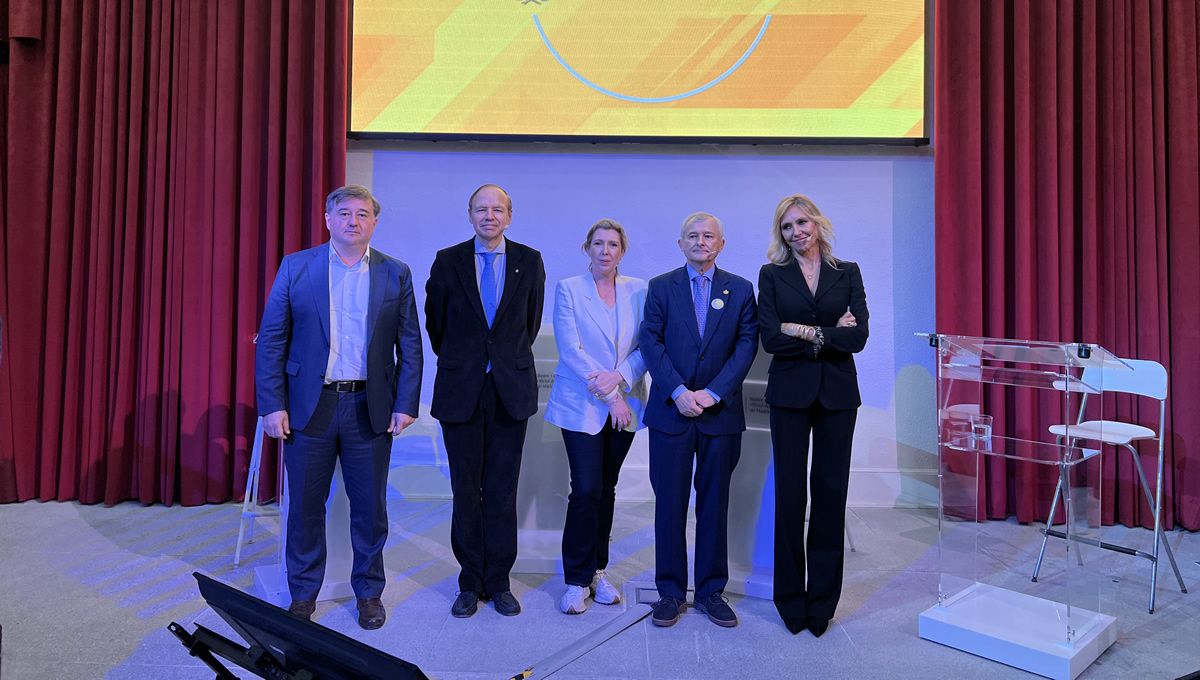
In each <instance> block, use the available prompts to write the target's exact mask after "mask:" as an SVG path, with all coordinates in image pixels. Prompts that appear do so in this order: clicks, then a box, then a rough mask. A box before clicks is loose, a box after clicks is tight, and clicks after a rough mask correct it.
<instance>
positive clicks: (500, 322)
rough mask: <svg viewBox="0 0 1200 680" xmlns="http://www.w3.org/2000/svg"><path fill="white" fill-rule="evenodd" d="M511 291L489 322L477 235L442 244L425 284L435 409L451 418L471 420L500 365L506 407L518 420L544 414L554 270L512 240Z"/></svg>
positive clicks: (508, 258) (508, 260)
mask: <svg viewBox="0 0 1200 680" xmlns="http://www.w3.org/2000/svg"><path fill="white" fill-rule="evenodd" d="M504 261H505V272H504V292H503V293H501V295H500V304H499V305H497V307H496V317H495V319H494V321H493V323H492V327H491V328H490V329H489V328H488V325H487V319H486V317H484V315H483V303H482V302H480V299H479V285H478V284H476V283H475V239H474V238H472V239H469V240H467V241H465V242H463V243H459V244H458V245H455V246H450V247H449V248H445V249H443V250H439V251H438V254H437V257H435V258H434V260H433V267H432V268H431V269H430V270H429V281H428V282H427V283H426V284H425V329H426V330H427V331H428V332H429V344H430V345H432V346H433V352H434V354H436V355H437V357H438V360H437V376H436V377H435V378H434V382H433V404H432V406H431V408H430V414H431V415H432V416H433V417H434V418H436V419H438V420H440V421H445V422H448V423H461V422H466V421H467V420H468V419H470V417H471V415H472V414H473V413H474V412H475V407H476V405H477V403H478V401H479V393H480V391H481V390H482V389H483V379H484V376H485V375H486V373H487V365H488V362H489V361H490V362H491V364H492V377H493V379H494V380H495V381H496V390H497V392H499V393H500V399H501V400H502V401H503V402H504V409H505V410H506V411H508V414H509V415H510V416H512V417H513V418H516V419H524V418H528V417H530V416H532V415H533V414H535V413H537V408H538V385H537V373H536V372H535V371H534V369H533V340H534V338H536V337H537V334H538V329H539V328H541V325H542V298H543V296H544V295H545V289H546V269H545V267H544V266H543V264H542V255H541V253H539V252H538V251H536V250H534V249H533V248H530V247H529V246H525V245H521V244H520V243H517V242H515V241H512V240H509V241H508V243H507V245H506V246H505V256H504Z"/></svg>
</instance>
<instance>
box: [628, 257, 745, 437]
mask: <svg viewBox="0 0 1200 680" xmlns="http://www.w3.org/2000/svg"><path fill="white" fill-rule="evenodd" d="M709 296H710V297H709V300H710V303H709V306H708V314H707V316H706V317H705V322H704V337H703V338H701V337H700V331H699V327H698V326H697V325H696V313H695V311H694V308H693V306H692V284H691V281H689V280H688V274H687V268H686V267H680V268H679V269H676V270H674V271H672V272H668V273H666V274H663V275H661V276H656V277H655V278H653V279H651V280H650V287H649V291H648V292H647V294H646V310H645V318H644V320H643V321H642V330H641V334H640V347H641V350H642V359H643V360H644V361H645V362H646V370H647V371H649V373H650V376H651V378H652V382H651V384H650V398H649V401H648V402H647V403H646V414H645V421H646V425H647V426H648V427H650V428H653V429H656V430H660V431H663V432H667V433H670V434H681V433H683V432H684V431H685V430H686V429H687V427H688V426H689V425H690V424H692V423H695V425H696V427H697V428H699V430H700V431H701V432H703V433H704V434H707V435H723V434H736V433H739V432H742V431H744V430H745V429H746V417H745V413H744V410H743V405H742V381H743V380H745V379H746V374H747V373H748V372H749V371H750V364H751V363H753V362H754V356H755V354H757V352H758V310H757V306H756V303H755V300H754V287H753V286H752V285H750V282H749V281H747V280H746V279H743V278H742V277H740V276H737V275H735V274H730V273H729V272H727V271H725V270H723V269H717V268H715V267H714V268H713V272H712V288H711V290H710V291H709ZM680 385H684V386H686V387H687V388H688V389H689V390H700V389H708V390H711V391H712V392H713V393H714V394H716V395H717V396H718V397H719V398H720V402H718V403H717V404H716V405H714V406H712V407H710V408H707V409H705V410H704V413H702V414H700V415H699V416H698V417H696V418H688V417H687V416H684V415H683V414H681V413H680V412H679V409H677V408H676V407H675V400H674V399H672V398H671V392H673V391H674V390H675V388H677V387H679V386H680Z"/></svg>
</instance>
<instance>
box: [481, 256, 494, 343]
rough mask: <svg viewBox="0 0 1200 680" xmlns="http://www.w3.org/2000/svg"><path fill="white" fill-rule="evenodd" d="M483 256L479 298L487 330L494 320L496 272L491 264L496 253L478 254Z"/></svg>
mask: <svg viewBox="0 0 1200 680" xmlns="http://www.w3.org/2000/svg"><path fill="white" fill-rule="evenodd" d="M480 255H482V256H483V273H482V274H480V275H479V298H480V300H481V301H482V302H483V316H484V317H486V318H487V324H488V328H491V327H492V319H495V318H496V272H495V270H494V269H493V268H492V262H494V261H495V260H496V253H480Z"/></svg>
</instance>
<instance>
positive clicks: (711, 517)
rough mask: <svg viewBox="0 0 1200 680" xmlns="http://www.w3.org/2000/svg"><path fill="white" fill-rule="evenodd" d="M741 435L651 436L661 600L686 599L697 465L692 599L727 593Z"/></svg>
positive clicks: (690, 429)
mask: <svg viewBox="0 0 1200 680" xmlns="http://www.w3.org/2000/svg"><path fill="white" fill-rule="evenodd" d="M741 451H742V435H741V433H740V432H739V433H737V434H727V435H706V434H703V433H702V432H700V431H699V430H698V429H697V428H696V426H695V425H690V426H689V427H688V429H687V431H686V432H684V433H682V434H668V433H666V432H662V431H660V430H655V429H653V428H651V430H650V485H651V486H652V487H654V582H655V584H656V585H657V586H658V594H659V595H660V596H663V597H675V598H679V599H681V600H682V599H685V597H686V595H687V585H688V573H687V511H688V497H689V496H690V495H691V487H692V482H693V477H692V466H693V462H694V463H695V486H696V564H695V583H696V598H697V599H704V598H707V597H708V596H710V595H712V594H713V593H721V592H724V591H725V584H726V583H728V582H729V556H728V552H729V551H728V545H727V539H726V536H727V534H728V528H729V479H730V477H732V476H733V469H734V468H735V467H736V466H737V463H738V458H739V457H740V456H741Z"/></svg>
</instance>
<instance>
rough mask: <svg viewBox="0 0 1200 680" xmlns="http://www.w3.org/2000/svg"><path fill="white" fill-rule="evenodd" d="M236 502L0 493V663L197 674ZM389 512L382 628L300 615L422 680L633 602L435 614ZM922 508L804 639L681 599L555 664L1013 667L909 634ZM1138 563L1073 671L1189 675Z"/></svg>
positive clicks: (8, 673) (519, 581)
mask: <svg viewBox="0 0 1200 680" xmlns="http://www.w3.org/2000/svg"><path fill="white" fill-rule="evenodd" d="M239 509H240V508H239V506H235V505H217V506H207V507H199V508H181V507H175V508H167V507H161V506H153V507H141V506H139V505H136V504H133V503H129V504H124V505H120V506H117V507H113V508H104V507H97V506H81V505H78V504H75V503H24V504H14V505H4V506H0V626H3V639H2V643H0V644H2V647H0V676H2V677H3V678H5V679H6V680H7V679H10V678H11V679H18V678H56V679H57V678H103V677H109V678H211V677H212V674H211V673H210V672H208V671H207V670H206V669H205V668H204V667H202V666H201V665H200V664H199V663H198V662H197V661H196V660H194V659H192V658H191V657H189V656H188V654H187V652H186V650H185V649H184V648H183V646H182V645H181V644H180V643H179V642H178V641H177V640H176V639H175V638H174V637H173V636H172V635H171V634H170V633H169V632H167V630H166V626H167V624H168V623H169V622H171V621H178V622H179V623H181V624H185V626H186V627H188V628H189V629H190V628H191V624H193V623H201V624H203V625H206V626H209V627H211V628H214V629H216V630H218V631H222V632H225V633H226V634H229V635H232V632H230V631H229V629H228V628H226V627H224V625H223V622H222V621H221V620H220V619H219V618H218V617H217V616H216V615H215V614H214V613H213V612H212V611H211V610H209V609H207V608H206V607H205V605H204V604H203V602H202V600H201V599H200V598H199V596H198V594H197V592H196V588H195V581H194V579H193V578H192V576H191V573H192V572H193V571H196V570H199V571H202V572H205V573H208V574H210V575H213V576H215V577H217V578H219V579H222V580H224V581H227V582H230V583H233V584H234V585H237V586H239V587H242V588H249V587H250V586H251V584H252V582H253V575H252V574H253V573H252V569H253V567H255V566H262V565H265V564H269V563H271V562H273V561H274V559H275V551H276V549H277V543H276V541H275V538H274V536H273V534H272V533H271V530H270V529H268V530H266V531H261V530H260V533H259V535H258V540H256V541H255V543H253V544H251V545H250V546H249V547H248V550H247V552H246V553H245V555H244V559H243V563H242V566H241V567H240V568H237V569H234V568H233V565H232V554H233V549H234V543H235V540H236V536H237V527H238V515H239ZM390 510H391V517H390V520H391V527H392V532H391V538H390V541H389V544H388V548H387V553H386V561H387V568H388V579H389V581H388V583H389V585H388V588H387V591H386V592H385V593H384V598H383V599H384V603H385V604H386V605H387V608H388V615H389V618H388V622H387V625H386V626H384V627H383V628H382V629H381V630H378V631H373V632H365V631H362V630H360V629H359V628H358V627H357V625H356V624H355V622H354V610H353V601H348V602H327V603H321V604H320V605H319V606H318V609H317V616H316V620H317V621H319V622H320V623H321V624H323V625H325V626H328V627H330V628H333V629H334V630H337V631H340V632H342V633H345V634H348V635H350V636H352V637H354V638H356V639H358V640H361V641H363V642H365V643H367V644H369V645H372V646H375V647H378V648H380V649H382V650H385V651H387V652H389V653H392V654H395V655H397V656H400V657H403V658H405V659H407V660H409V661H412V662H415V663H416V664H418V665H419V666H420V667H421V668H422V669H424V670H425V672H426V673H428V674H429V675H430V676H431V677H434V678H444V679H446V680H451V679H465V678H501V677H509V676H511V675H512V674H514V673H517V672H519V671H521V670H522V669H524V668H527V667H528V666H530V665H532V664H534V663H535V662H537V661H539V660H541V659H543V658H545V657H548V656H550V655H551V654H553V653H554V651H555V650H558V649H560V648H563V647H565V646H567V645H569V644H570V643H572V642H573V641H575V640H577V639H579V638H581V637H584V636H586V635H588V634H589V633H590V632H592V631H595V630H596V629H597V628H599V627H601V626H603V625H604V624H606V623H609V622H611V621H614V620H615V619H617V618H618V617H620V616H622V615H623V614H624V613H625V612H626V611H628V608H630V607H639V606H640V607H644V606H645V605H636V604H622V605H618V606H614V607H602V606H593V607H592V608H591V609H589V610H588V611H587V612H586V613H585V614H584V615H582V616H565V615H563V614H560V613H558V611H557V609H556V606H555V605H556V601H557V598H558V596H559V594H560V593H561V589H562V586H561V584H560V580H559V578H558V577H551V576H546V575H521V574H518V575H515V577H514V581H513V589H514V591H515V592H516V593H517V595H518V596H519V597H520V598H521V600H522V602H523V603H524V606H525V612H524V613H523V614H522V615H520V616H518V617H515V618H504V617H501V616H499V615H498V614H496V613H495V611H494V610H492V609H491V608H490V607H486V608H484V609H482V610H481V611H480V612H479V614H477V615H476V616H475V617H474V618H471V619H467V620H459V619H454V618H452V617H451V616H450V615H449V611H448V610H449V607H450V602H451V601H452V600H453V598H454V593H455V590H456V588H455V577H456V569H455V564H454V560H453V557H452V556H451V553H450V548H449V520H450V513H449V504H448V503H447V502H445V501H406V500H402V499H393V500H392V501H391V503H390ZM650 518H651V508H650V506H649V505H648V504H623V505H620V506H619V507H618V511H617V522H616V526H615V527H614V532H613V562H614V563H613V564H612V565H611V567H610V571H611V572H613V573H614V574H615V575H616V576H617V577H618V578H619V579H621V580H624V581H634V582H636V581H652V562H653V542H652V539H653V535H652V534H653V532H652V530H651V529H650ZM935 520H936V518H935V515H934V513H933V512H932V511H921V510H893V509H852V510H851V511H850V513H849V522H850V528H851V531H852V532H853V536H854V540H855V543H856V547H857V552H854V553H848V554H847V559H846V578H845V589H844V595H843V598H842V602H841V606H840V607H839V609H838V612H837V617H836V618H835V620H834V622H833V626H831V628H830V630H829V632H828V633H826V635H825V636H824V637H822V638H820V639H817V638H814V637H812V635H810V634H808V633H807V632H805V633H801V634H800V635H797V636H793V635H791V634H789V633H788V632H787V630H786V629H784V627H783V626H782V625H781V624H780V622H779V620H778V618H777V617H776V615H775V611H774V609H773V607H772V605H771V603H770V602H769V601H764V600H759V599H754V598H749V597H737V596H734V597H732V598H731V600H732V601H733V604H734V606H735V607H736V609H737V611H738V614H739V616H740V618H741V625H739V626H738V627H737V628H733V629H722V628H718V627H717V626H715V625H713V624H712V623H710V622H709V621H708V620H707V619H706V618H704V617H703V616H702V615H700V614H698V613H696V612H695V611H691V610H689V611H688V613H686V614H685V615H684V616H683V618H682V619H681V621H680V622H679V624H678V625H676V626H675V627H673V628H669V629H659V628H656V627H654V626H653V625H651V624H650V622H649V619H644V620H642V621H641V622H640V623H637V624H635V625H633V626H632V627H630V628H628V629H626V630H625V631H624V632H622V633H620V634H619V635H617V636H616V637H614V638H612V639H611V640H609V641H608V642H607V643H605V644H603V645H602V646H600V647H598V648H597V649H595V650H593V651H591V652H590V653H587V654H586V655H584V656H582V657H581V658H579V659H578V660H576V661H575V662H573V663H571V664H570V665H568V666H566V667H564V668H563V669H562V670H561V671H559V672H558V673H557V674H555V675H554V677H556V678H656V679H658V678H689V679H691V678H801V677H815V678H875V677H883V678H942V679H947V680H948V679H951V678H970V677H988V678H1005V677H1014V678H1015V677H1032V676H1029V675H1027V674H1026V673H1024V672H1022V671H1019V670H1015V669H1012V668H1009V667H1005V666H1001V665H999V664H996V663H993V662H991V661H987V660H985V659H982V658H978V657H973V656H971V655H968V654H965V653H963V652H960V651H956V650H954V649H950V648H946V647H942V646H940V645H937V644H934V643H932V642H928V641H925V640H922V639H920V638H919V637H918V636H917V616H918V614H919V613H920V612H921V611H923V610H924V609H925V608H927V607H929V606H930V605H931V604H932V603H933V602H934V600H935V593H936V587H937V576H936V573H935V571H936V570H935V565H936V563H937V562H936V558H935V555H936V549H935V545H936V530H935V526H936V521H935ZM1036 536H1037V532H1036V529H1034V528H1031V527H1021V526H1017V525H1015V524H1007V525H1006V524H1004V523H1000V524H999V533H997V534H996V539H995V540H994V541H992V542H991V544H990V545H989V546H988V551H989V556H990V557H991V558H992V559H993V560H995V563H996V565H998V569H999V570H1000V571H999V573H998V575H997V577H998V579H999V580H1001V581H1003V580H1004V579H1006V578H1007V579H1009V580H1010V581H1012V583H1014V584H1017V583H1027V582H1028V576H1027V574H1028V569H1029V566H1030V565H1031V564H1032V559H1033V555H1034V551H1035V550H1036V547H1037V543H1036ZM1149 536H1150V532H1148V531H1144V530H1128V529H1124V528H1120V527H1118V528H1114V529H1112V530H1111V531H1109V532H1108V534H1107V535H1106V538H1107V539H1109V540H1114V539H1115V540H1126V541H1132V542H1133V543H1135V544H1140V545H1141V546H1143V547H1144V546H1147V545H1148V543H1149ZM1168 536H1169V538H1168V540H1169V541H1170V542H1171V544H1172V545H1173V546H1175V548H1176V551H1177V556H1178V557H1179V561H1180V568H1181V569H1182V570H1183V574H1184V578H1185V580H1186V582H1187V584H1188V587H1189V589H1190V590H1193V591H1194V590H1200V538H1198V537H1197V536H1195V535H1189V534H1184V533H1180V532H1174V533H1171V534H1169V535H1168ZM1147 566H1148V565H1147V563H1146V562H1144V561H1142V560H1136V559H1134V558H1131V557H1126V556H1123V555H1116V554H1113V556H1112V559H1107V560H1105V562H1104V564H1103V568H1104V569H1105V570H1107V571H1106V572H1105V575H1106V582H1107V585H1108V587H1106V588H1105V592H1104V598H1103V600H1102V603H1101V604H1102V606H1101V609H1102V610H1103V611H1104V612H1105V613H1108V614H1113V615H1115V616H1117V617H1118V625H1119V631H1120V632H1119V637H1118V639H1117V642H1116V644H1115V645H1113V646H1112V647H1111V648H1110V649H1109V650H1108V651H1107V652H1106V653H1105V654H1104V655H1103V656H1102V657H1100V659H1099V660H1098V661H1097V662H1096V663H1095V664H1093V665H1092V667H1091V668H1089V669H1088V670H1087V671H1086V672H1085V673H1084V675H1083V677H1085V678H1133V677H1136V678H1139V679H1149V678H1173V677H1178V676H1182V675H1185V674H1187V673H1190V672H1193V671H1196V670H1198V669H1200V593H1192V594H1190V595H1183V594H1181V593H1180V592H1179V591H1178V589H1177V588H1176V587H1175V585H1174V582H1173V578H1171V576H1170V573H1169V571H1168V570H1167V569H1166V568H1164V569H1162V570H1161V571H1160V585H1159V595H1158V603H1159V604H1158V610H1157V612H1156V613H1155V614H1153V615H1151V614H1148V613H1147V612H1146V610H1145V599H1146V594H1147V587H1148V578H1149V574H1148V570H1147ZM1164 566H1165V561H1164ZM1109 575H1111V578H1107V577H1108V576H1109ZM242 675H243V677H247V676H246V675H244V674H242Z"/></svg>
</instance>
